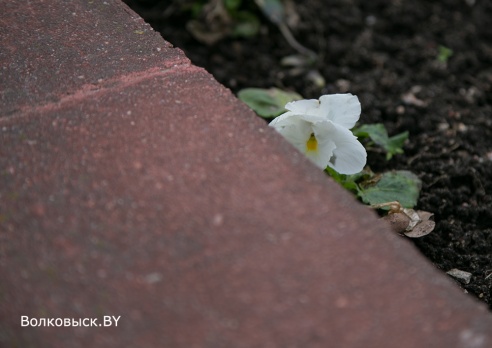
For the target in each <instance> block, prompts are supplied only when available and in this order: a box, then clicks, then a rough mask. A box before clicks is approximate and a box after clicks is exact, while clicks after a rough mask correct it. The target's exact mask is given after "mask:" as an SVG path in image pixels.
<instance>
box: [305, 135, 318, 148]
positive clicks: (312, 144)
mask: <svg viewBox="0 0 492 348" xmlns="http://www.w3.org/2000/svg"><path fill="white" fill-rule="evenodd" d="M306 149H307V151H308V152H311V151H318V140H316V137H315V136H314V133H311V136H310V137H309V139H308V141H307V142H306Z"/></svg>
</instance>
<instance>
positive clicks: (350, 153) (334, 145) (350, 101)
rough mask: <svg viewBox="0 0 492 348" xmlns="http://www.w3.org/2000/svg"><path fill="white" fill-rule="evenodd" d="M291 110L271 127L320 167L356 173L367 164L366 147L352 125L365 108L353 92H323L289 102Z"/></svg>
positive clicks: (276, 119)
mask: <svg viewBox="0 0 492 348" xmlns="http://www.w3.org/2000/svg"><path fill="white" fill-rule="evenodd" d="M285 108H286V109H287V110H289V111H287V112H286V113H284V114H282V115H280V116H278V117H277V118H275V119H274V120H273V121H272V122H270V126H272V127H273V128H275V129H276V130H277V131H278V132H279V133H280V134H282V135H283V136H284V137H285V138H286V139H287V141H289V142H290V143H291V144H292V145H294V146H295V147H296V148H297V149H299V150H300V151H301V152H302V153H304V154H305V155H306V156H307V157H308V158H309V159H310V160H311V161H313V162H314V163H315V164H316V165H317V166H319V167H320V168H322V169H325V168H326V167H327V166H330V167H331V168H333V169H334V170H336V171H337V172H338V173H340V174H355V173H358V172H360V171H361V170H362V169H363V168H364V166H365V165H366V158H367V153H366V149H365V148H364V146H362V144H361V143H360V142H359V141H358V140H357V137H355V136H354V135H353V134H352V132H351V131H350V128H352V127H353V126H354V125H355V123H356V122H357V121H358V120H359V116H360V112H361V107H360V103H359V99H358V98H357V96H354V95H352V94H332V95H323V96H321V97H320V98H319V100H316V99H310V100H299V101H293V102H290V103H287V105H285Z"/></svg>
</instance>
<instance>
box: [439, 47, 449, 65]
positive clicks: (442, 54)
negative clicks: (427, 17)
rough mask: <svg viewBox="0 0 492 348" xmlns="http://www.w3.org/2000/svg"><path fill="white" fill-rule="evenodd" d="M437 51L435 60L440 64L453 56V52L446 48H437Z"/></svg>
mask: <svg viewBox="0 0 492 348" xmlns="http://www.w3.org/2000/svg"><path fill="white" fill-rule="evenodd" d="M437 49H438V54H437V60H438V61H440V62H442V63H446V62H447V61H448V59H449V58H451V56H452V55H453V50H452V49H450V48H448V47H446V46H439V47H438V48H437Z"/></svg>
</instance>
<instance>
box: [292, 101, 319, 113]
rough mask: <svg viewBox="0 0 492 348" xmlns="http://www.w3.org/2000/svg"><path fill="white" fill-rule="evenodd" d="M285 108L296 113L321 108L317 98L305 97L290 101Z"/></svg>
mask: <svg viewBox="0 0 492 348" xmlns="http://www.w3.org/2000/svg"><path fill="white" fill-rule="evenodd" d="M285 108H286V109H287V110H289V111H292V112H293V113H296V114H301V115H305V114H309V112H308V111H309V110H311V109H316V108H319V101H318V100H316V99H304V100H296V101H292V102H289V103H287V104H286V105H285Z"/></svg>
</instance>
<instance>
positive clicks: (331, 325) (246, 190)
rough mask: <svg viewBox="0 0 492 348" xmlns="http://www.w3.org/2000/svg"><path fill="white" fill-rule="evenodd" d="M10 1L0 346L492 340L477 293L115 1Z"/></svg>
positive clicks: (5, 27) (5, 20) (1, 107)
mask: <svg viewBox="0 0 492 348" xmlns="http://www.w3.org/2000/svg"><path fill="white" fill-rule="evenodd" d="M4 7H6V9H5V11H4V15H3V17H2V18H0V30H1V37H2V44H1V51H0V64H1V67H2V70H1V80H0V83H1V85H0V86H1V90H0V93H1V95H0V96H1V97H0V102H1V104H0V132H1V133H0V169H1V175H2V186H1V187H0V189H1V190H0V276H1V282H0V325H1V326H0V346H2V347H4V346H5V347H89V346H90V347H132V346H142V347H366V348H371V347H378V348H384V347H409V348H410V347H443V348H444V347H473V348H475V347H477V348H478V347H480V348H481V347H483V348H485V347H491V346H492V333H491V330H490V328H491V327H492V316H491V315H490V313H489V312H488V311H487V310H486V308H485V306H484V305H483V304H481V303H478V302H477V301H475V300H474V299H472V298H471V297H469V296H467V295H464V294H462V291H461V290H460V289H459V288H458V287H457V286H456V285H455V284H454V283H453V282H452V281H450V280H449V279H448V278H447V277H446V276H445V275H444V274H443V273H442V272H440V271H438V270H436V269H435V268H434V267H433V266H432V265H431V264H430V263H429V262H428V261H427V260H426V259H424V258H423V257H422V256H421V255H420V254H419V253H418V252H417V251H416V250H415V249H414V247H413V246H412V245H411V244H410V243H409V242H407V241H406V240H404V239H401V238H399V237H397V236H394V235H393V234H391V232H389V230H388V228H387V227H386V226H383V225H381V223H380V222H378V221H377V219H376V217H375V216H374V215H373V214H372V213H371V212H370V211H369V210H368V209H367V208H366V207H364V206H362V205H360V204H358V203H357V202H356V201H355V200H354V199H353V198H352V197H351V196H350V195H349V194H348V193H346V192H344V191H343V190H342V189H341V188H339V187H338V186H337V185H336V184H334V183H332V182H331V181H330V180H329V179H327V178H326V177H325V176H324V175H323V173H321V172H320V171H319V170H317V169H316V168H314V167H313V166H312V165H311V164H310V163H308V161H307V160H305V159H304V158H303V157H302V156H301V155H299V154H298V153H297V152H296V151H295V150H293V149H292V148H291V147H290V146H287V145H286V143H285V142H284V141H283V139H281V138H280V137H279V136H277V134H275V133H274V131H273V130H272V129H269V128H268V127H267V126H266V125H265V124H264V122H263V121H261V120H259V119H258V118H256V117H255V116H254V115H253V114H252V113H251V112H250V111H249V110H248V109H247V108H246V107H245V106H244V105H243V104H241V103H240V102H239V101H238V100H237V99H236V98H235V97H234V96H233V95H232V94H231V93H230V92H229V91H228V90H227V89H225V88H224V87H222V86H221V85H220V84H218V83H217V82H216V81H215V80H214V79H213V78H212V77H211V76H210V75H209V74H208V73H207V72H205V71H204V70H202V69H200V68H197V67H195V66H193V65H191V64H190V63H189V61H188V59H187V58H186V57H185V56H184V55H183V54H182V52H181V51H180V50H178V49H173V48H171V46H170V45H169V44H168V43H166V42H165V41H164V40H163V39H161V38H160V37H159V35H158V34H157V33H155V32H153V31H152V30H151V29H150V27H149V26H148V25H146V24H145V23H144V22H143V21H142V20H141V19H140V18H139V17H138V16H137V15H135V14H134V13H133V12H132V11H131V10H129V9H128V8H127V7H126V6H125V5H124V4H122V3H121V2H118V1H70V2H65V1H51V2H29V3H26V2H23V1H10V2H8V3H6V4H4ZM105 315H111V316H117V317H118V316H121V319H120V320H119V322H118V326H117V327H116V326H114V325H113V326H111V327H104V326H102V327H21V316H28V317H29V318H76V319H79V318H97V319H98V322H97V323H98V324H103V317H104V316H105Z"/></svg>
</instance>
